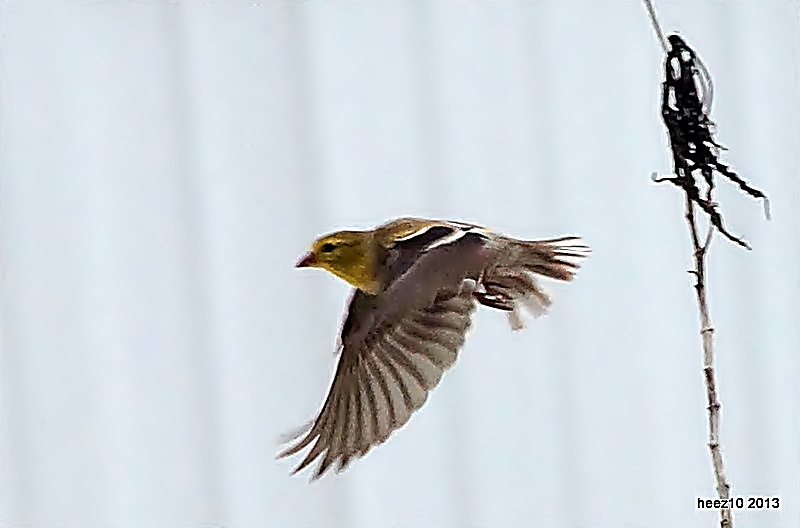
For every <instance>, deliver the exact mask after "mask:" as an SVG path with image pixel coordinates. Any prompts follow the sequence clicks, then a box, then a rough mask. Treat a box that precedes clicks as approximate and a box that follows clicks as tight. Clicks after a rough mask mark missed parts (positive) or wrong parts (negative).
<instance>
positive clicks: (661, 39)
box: [644, 0, 669, 53]
mask: <svg viewBox="0 0 800 528" xmlns="http://www.w3.org/2000/svg"><path fill="white" fill-rule="evenodd" d="M644 6H645V7H646V8H647V14H648V15H650V22H651V23H652V24H653V29H654V30H655V32H656V37H658V41H659V42H660V43H661V47H662V48H663V49H664V53H668V52H669V45H668V44H667V39H666V38H664V31H662V29H661V24H659V23H658V17H657V16H656V8H655V7H653V2H651V1H650V0H644Z"/></svg>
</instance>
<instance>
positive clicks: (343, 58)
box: [0, 0, 800, 528]
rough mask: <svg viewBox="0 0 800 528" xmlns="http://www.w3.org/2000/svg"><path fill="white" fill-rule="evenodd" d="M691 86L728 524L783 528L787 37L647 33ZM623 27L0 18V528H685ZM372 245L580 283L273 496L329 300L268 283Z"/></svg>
mask: <svg viewBox="0 0 800 528" xmlns="http://www.w3.org/2000/svg"><path fill="white" fill-rule="evenodd" d="M656 3H657V7H658V9H659V12H660V14H661V17H662V22H663V23H664V26H665V28H666V29H667V31H674V30H678V31H681V32H682V34H684V35H685V36H686V38H687V39H688V41H689V43H690V44H691V45H693V46H694V47H695V48H696V49H697V50H698V52H699V53H700V55H701V56H702V58H703V59H704V60H705V62H706V64H707V65H708V68H709V69H710V71H711V74H712V76H713V78H714V81H715V87H716V94H715V100H714V109H713V117H714V119H715V120H716V121H717V123H718V125H719V134H718V138H719V140H720V141H721V142H722V143H723V144H725V145H727V146H728V147H730V151H729V152H727V153H724V154H723V159H724V160H726V161H727V162H729V163H730V164H731V165H732V166H733V167H734V168H736V169H737V170H738V171H739V172H740V174H742V175H743V176H744V177H745V178H747V179H748V180H749V181H751V182H753V184H754V185H756V186H757V187H760V188H763V189H765V190H766V191H768V192H769V194H770V195H771V198H772V211H773V219H772V221H771V222H766V221H765V220H764V218H763V215H762V207H761V204H760V203H758V202H756V201H753V200H751V199H749V198H747V197H744V196H742V195H740V194H739V193H738V192H737V191H736V190H735V188H734V187H733V186H732V185H730V184H727V183H721V184H720V187H721V188H720V191H719V194H718V197H719V201H720V202H721V203H722V208H723V212H724V214H725V217H726V220H727V223H728V225H729V227H730V228H731V230H732V231H733V232H735V233H738V234H742V235H743V236H745V237H746V238H747V239H748V240H749V241H750V242H751V243H752V245H753V247H754V251H752V252H747V251H744V250H741V249H740V248H738V247H735V246H733V245H731V244H729V243H727V242H725V241H723V240H722V239H721V238H717V239H716V240H715V242H714V244H713V245H712V250H711V256H710V275H711V278H710V289H711V299H710V301H711V309H712V317H713V319H714V323H715V325H716V327H717V333H716V343H717V351H718V363H717V364H718V377H719V378H718V379H719V389H720V392H721V399H722V404H723V409H722V441H723V449H724V455H725V461H726V463H727V468H726V469H727V472H728V476H729V479H730V481H731V482H732V484H733V492H734V494H736V495H742V496H747V495H753V494H763V495H779V496H780V497H781V498H782V500H783V507H782V509H781V511H779V512H771V511H770V512H746V513H737V514H736V522H737V524H736V526H737V527H738V526H747V527H756V526H770V527H797V526H798V525H800V360H799V359H798V357H799V356H800V354H799V353H800V245H799V242H800V81H798V79H799V78H800V75H799V73H800V22H799V20H800V18H799V16H798V12H799V11H800V9H799V8H798V5H797V4H796V3H792V2H790V1H788V0H784V1H779V0H738V1H711V0H702V1H701V0H681V1H677V0H675V1H669V0H660V1H657V2H656ZM661 60H662V55H661V50H660V47H659V46H658V44H657V42H656V40H655V38H654V36H653V32H652V29H651V27H650V25H649V21H648V18H647V16H646V13H645V10H644V8H643V7H642V5H641V3H639V2H637V1H635V0H606V1H600V0H584V1H578V0H551V1H545V0H513V1H512V0H498V1H491V2H490V1H478V0H458V1H456V0H447V1H445V0H441V1H411V0H409V1H402V2H401V1H398V0H382V1H380V2H377V1H373V2H368V1H363V0H362V1H358V0H346V1H342V2H335V1H317V2H302V3H301V2H288V1H278V0H273V1H262V2H258V3H255V2H242V1H238V0H218V1H208V2H200V1H197V2H195V1H183V2H162V1H155V0H154V1H89V0H85V1H78V0H76V1H60V2H59V1H45V0H26V1H22V0H19V1H10V0H6V1H4V2H0V243H1V245H2V247H1V249H2V251H1V252H0V259H1V262H2V289H1V290H0V306H2V330H1V332H2V349H0V525H2V526H37V527H38V526H41V527H45V526H48V527H49V526H63V527H95V526H97V527H100V526H103V527H117V526H119V527H161V526H180V527H187V528H194V527H201V526H226V527H250V526H253V527H262V526H275V527H283V526H359V527H383V526H419V527H423V526H454V527H455V526H458V527H461V526H548V527H587V528H589V527H592V528H595V527H651V526H664V527H666V526H681V527H693V526H713V525H715V523H716V522H717V520H716V513H715V512H711V511H697V509H696V498H697V497H712V496H714V494H715V492H714V489H713V482H712V476H711V465H710V461H709V457H708V453H707V448H706V445H705V442H706V414H705V402H704V398H705V393H704V391H703V385H702V371H701V353H700V344H699V335H698V330H699V324H698V318H697V312H696V307H695V301H694V297H693V293H692V291H691V289H690V284H691V277H690V276H689V275H688V274H687V273H686V270H688V269H689V268H690V266H691V262H690V254H689V242H688V233H687V229H686V225H685V222H684V220H683V217H682V214H683V206H682V201H681V196H680V194H679V192H678V191H677V190H676V189H675V188H673V187H671V186H670V185H668V184H660V185H657V184H654V183H652V182H651V181H650V174H651V173H652V172H654V171H658V172H660V173H662V174H663V173H666V172H668V171H669V170H670V157H669V154H668V151H667V149H666V141H667V140H666V133H665V130H664V128H663V125H662V124H661V121H660V113H659V97H660V85H659V83H660V79H661ZM402 214H416V215H423V216H430V217H444V218H451V219H461V220H467V221H471V222H476V223H481V224H484V225H487V226H489V227H492V228H495V229H498V230H501V231H504V232H507V233H508V234H511V235H515V236H519V237H527V238H542V237H551V236H558V235H562V234H567V233H577V234H580V235H582V236H583V237H585V238H586V240H587V241H588V242H589V243H590V244H591V245H592V247H593V248H594V253H593V255H592V257H591V258H590V259H589V260H588V261H587V263H586V265H585V268H584V269H583V271H582V272H581V274H580V275H579V277H578V279H577V280H576V281H575V282H574V283H573V284H571V285H568V286H563V287H562V286H559V287H557V288H556V289H555V294H556V303H555V305H554V308H553V310H552V312H551V314H550V315H549V316H547V317H545V318H543V319H539V320H537V321H532V322H531V324H529V325H528V328H527V329H526V330H525V331H523V332H521V333H516V334H515V333H512V332H510V331H509V329H508V326H507V323H506V321H505V318H504V317H503V316H502V315H501V314H498V313H496V312H492V311H490V310H485V309H483V310H481V311H480V313H479V314H478V317H477V319H476V323H475V327H474V331H473V332H472V333H471V334H470V336H469V339H468V341H467V345H466V347H465V348H464V350H463V354H462V356H461V359H460V360H459V363H458V364H457V366H456V367H455V368H454V369H453V370H452V371H451V372H449V373H448V374H447V375H446V376H445V377H444V379H443V382H442V384H441V385H440V387H439V388H438V389H437V390H436V391H434V393H433V394H432V397H431V399H430V400H429V403H428V404H426V406H425V407H424V408H423V409H422V410H421V411H420V412H419V413H418V414H417V415H415V417H414V418H412V420H411V421H410V423H409V424H408V426H407V427H405V428H403V429H402V430H401V431H400V432H399V433H397V434H395V435H394V436H393V437H392V438H391V439H390V441H389V442H387V443H386V444H385V445H382V446H380V447H379V448H377V449H375V450H374V451H372V452H371V453H370V454H369V455H368V456H367V457H366V458H365V459H363V460H361V461H358V462H356V463H355V464H354V465H353V466H352V467H351V468H350V469H349V470H348V471H347V472H346V473H344V474H342V475H338V476H336V475H331V476H328V477H326V478H324V479H323V480H322V481H320V482H317V483H314V484H309V483H308V475H307V474H303V475H301V476H296V477H289V472H290V470H291V469H292V467H293V464H294V463H296V462H297V460H289V461H275V460H274V456H275V454H276V452H277V446H276V441H277V437H278V435H279V434H280V433H282V432H285V431H287V430H290V429H292V428H293V427H295V426H298V425H300V424H302V423H304V422H305V421H306V420H307V419H309V418H310V417H311V416H312V415H313V414H314V413H315V412H316V411H317V409H318V406H319V405H320V403H321V401H322V398H323V396H324V394H325V391H326V390H327V388H328V383H329V380H330V376H331V373H332V371H333V368H334V355H333V350H334V344H335V339H336V333H337V331H338V327H339V324H340V317H341V313H342V310H343V307H344V302H345V300H346V297H347V288H346V286H345V285H344V284H343V283H341V282H340V281H338V280H337V279H335V278H333V277H332V276H329V275H327V274H324V273H323V272H319V271H306V270H295V269H294V268H293V264H294V262H295V261H296V259H297V258H298V256H299V255H301V254H302V253H303V252H304V251H305V250H306V249H307V247H308V246H309V244H310V243H311V241H312V240H313V239H314V238H315V237H316V236H318V235H320V234H323V233H326V232H329V231H332V230H335V229H338V228H345V227H369V226H373V225H376V224H379V223H382V222H384V221H386V220H388V219H390V218H392V217H395V216H399V215H402Z"/></svg>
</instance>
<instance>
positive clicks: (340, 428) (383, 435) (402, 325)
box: [279, 289, 475, 479]
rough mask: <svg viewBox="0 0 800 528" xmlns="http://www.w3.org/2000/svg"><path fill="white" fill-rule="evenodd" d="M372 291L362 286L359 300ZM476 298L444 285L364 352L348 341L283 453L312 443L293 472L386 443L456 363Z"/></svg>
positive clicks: (322, 467) (374, 336) (346, 459)
mask: <svg viewBox="0 0 800 528" xmlns="http://www.w3.org/2000/svg"><path fill="white" fill-rule="evenodd" d="M361 295H366V294H364V293H361V292H357V293H356V294H355V296H354V303H353V304H355V302H357V301H356V299H357V298H358V297H359V296H361ZM474 310H475V301H474V300H473V298H472V295H471V291H469V290H468V289H465V290H463V291H461V292H453V291H443V292H441V293H440V294H439V295H438V296H437V297H436V299H435V300H434V302H433V304H432V305H430V306H427V307H424V308H419V309H416V310H413V311H411V312H409V313H407V314H406V315H405V316H404V317H403V318H402V319H401V320H399V321H397V322H395V323H394V324H392V325H391V326H389V327H386V326H384V327H383V328H382V329H380V330H379V331H377V332H373V333H370V334H369V336H368V338H367V339H366V341H364V342H363V345H362V346H361V347H360V348H359V349H358V350H353V349H349V348H348V347H347V346H345V347H344V351H343V353H342V355H341V358H340V360H339V364H338V366H337V368H336V374H335V375H334V378H333V383H332V385H331V388H330V390H329V391H328V396H327V398H326V400H325V404H324V405H323V407H322V410H321V411H320V413H319V415H318V416H317V419H316V420H315V421H314V424H313V425H312V426H311V428H310V429H309V430H308V432H307V433H306V434H305V435H304V436H303V437H302V438H300V439H299V440H298V441H297V442H296V443H295V444H294V445H292V446H290V447H289V448H288V449H286V450H285V451H284V452H282V453H281V454H280V455H279V457H284V456H289V455H292V454H295V453H297V452H299V451H301V450H302V449H304V448H305V447H307V446H309V445H312V444H313V445H312V447H311V449H310V450H309V452H308V453H307V454H306V456H305V458H304V459H303V460H302V461H301V462H300V464H299V465H298V466H297V468H296V469H295V470H294V472H295V473H296V472H298V471H301V470H303V469H304V468H306V467H307V466H308V465H310V464H311V463H312V462H314V461H315V460H316V459H318V458H320V457H322V462H320V464H319V466H318V468H317V469H316V471H315V472H314V476H313V478H314V479H316V478H319V477H320V476H322V474H323V473H325V472H326V471H327V470H328V469H330V468H331V467H332V466H334V464H337V468H336V470H337V471H341V470H343V469H344V468H346V467H347V465H348V464H349V463H350V462H351V461H352V459H354V458H358V457H361V456H363V455H364V454H366V453H367V451H369V450H370V449H371V448H372V447H374V446H376V445H379V444H381V443H383V442H384V441H386V439H387V438H389V436H390V435H391V434H392V432H394V431H395V430H396V429H398V428H400V427H402V426H403V425H405V423H406V422H407V421H408V419H409V418H410V417H411V414H412V413H413V412H414V411H416V410H417V409H419V408H420V407H421V406H422V405H423V404H424V403H425V401H426V400H427V398H428V392H429V391H430V390H431V389H433V388H434V387H435V386H436V385H437V384H438V383H439V381H440V380H441V377H442V374H443V373H444V371H445V370H447V369H448V368H450V367H451V366H452V365H453V363H455V361H456V358H457V357H458V351H459V350H460V349H461V347H462V346H463V344H464V340H465V337H466V332H467V329H468V328H469V326H470V323H471V316H472V313H473V312H474Z"/></svg>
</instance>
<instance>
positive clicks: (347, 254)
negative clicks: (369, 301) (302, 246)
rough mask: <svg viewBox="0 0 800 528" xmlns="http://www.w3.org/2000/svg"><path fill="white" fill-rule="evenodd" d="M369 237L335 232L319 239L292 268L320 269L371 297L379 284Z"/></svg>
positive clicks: (369, 233)
mask: <svg viewBox="0 0 800 528" xmlns="http://www.w3.org/2000/svg"><path fill="white" fill-rule="evenodd" d="M371 235H372V233H371V232H370V231H338V232H336V233H331V234H330V235H325V236H323V237H320V238H318V239H317V240H316V241H315V242H314V244H313V245H312V246H311V251H309V252H308V253H306V254H305V255H304V256H303V257H302V258H301V259H300V260H299V261H298V262H297V264H296V265H295V267H297V268H322V269H324V270H327V271H329V272H331V273H333V274H334V275H336V276H337V277H339V278H341V279H344V280H345V281H347V282H348V283H350V284H351V285H353V286H355V287H356V288H358V289H359V290H362V291H364V292H366V293H371V294H375V293H377V291H378V288H379V284H378V278H377V267H376V262H375V249H374V247H373V246H374V244H373V238H372V236H371Z"/></svg>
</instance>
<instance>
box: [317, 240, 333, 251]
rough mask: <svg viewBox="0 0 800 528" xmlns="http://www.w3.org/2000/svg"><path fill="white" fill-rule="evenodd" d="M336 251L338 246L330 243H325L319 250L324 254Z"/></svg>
mask: <svg viewBox="0 0 800 528" xmlns="http://www.w3.org/2000/svg"><path fill="white" fill-rule="evenodd" d="M334 249H336V246H334V245H333V244H331V243H330V242H327V243H325V244H322V247H321V248H319V250H320V251H321V252H323V253H330V252H331V251H333V250H334Z"/></svg>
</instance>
